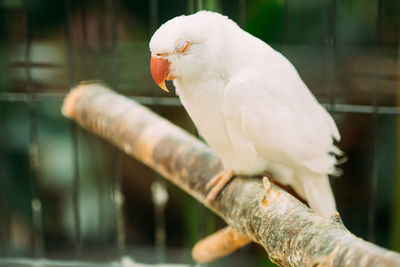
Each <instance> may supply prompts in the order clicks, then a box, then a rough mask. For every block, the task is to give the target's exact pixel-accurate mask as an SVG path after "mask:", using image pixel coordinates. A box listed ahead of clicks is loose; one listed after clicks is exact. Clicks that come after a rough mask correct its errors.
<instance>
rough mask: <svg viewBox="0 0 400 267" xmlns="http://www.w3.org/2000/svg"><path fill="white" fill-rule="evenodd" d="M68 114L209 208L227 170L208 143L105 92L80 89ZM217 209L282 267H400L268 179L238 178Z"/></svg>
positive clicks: (393, 256)
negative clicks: (212, 187)
mask: <svg viewBox="0 0 400 267" xmlns="http://www.w3.org/2000/svg"><path fill="white" fill-rule="evenodd" d="M63 114H64V115H65V116H67V117H69V118H71V119H74V120H75V121H77V122H78V123H79V124H80V125H81V126H83V127H84V128H86V129H88V130H90V131H92V132H93V133H95V134H98V135H100V136H102V137H104V138H105V139H107V140H108V141H110V142H111V143H113V144H114V145H116V146H117V147H119V148H120V149H121V150H122V151H124V152H125V153H127V154H129V155H131V156H133V157H135V158H136V159H137V160H139V161H141V162H143V163H144V164H146V165H148V166H149V167H151V168H153V169H154V170H155V171H157V172H158V173H160V174H161V175H163V176H164V177H165V178H166V179H168V180H169V181H171V182H173V183H174V184H176V185H177V186H179V187H180V188H182V189H183V190H185V191H186V192H187V193H189V194H190V195H192V196H193V197H195V198H196V199H197V200H198V201H200V202H202V203H204V199H205V197H206V195H207V193H208V192H207V191H206V190H205V185H206V184H207V182H208V181H209V180H210V179H211V178H212V177H213V176H214V175H215V174H216V173H218V172H219V171H221V170H222V166H221V162H220V161H219V159H218V158H217V156H216V155H215V154H214V153H213V152H212V151H211V150H210V149H209V148H208V147H207V146H206V145H205V144H203V143H201V142H200V141H198V140H197V139H195V138H194V137H192V136H190V135H189V134H188V133H186V132H185V131H183V130H182V129H180V128H178V127H176V126H174V125H173V124H172V123H170V122H168V121H167V120H165V119H163V118H161V117H159V116H158V115H156V114H154V113H153V112H152V111H150V110H149V109H147V108H145V107H143V106H141V105H139V104H137V103H135V102H134V101H132V100H129V99H128V98H125V97H123V96H120V95H118V94H116V93H115V92H113V91H111V90H109V89H106V88H105V87H104V86H102V85H99V84H85V85H80V86H78V87H77V88H75V89H73V90H72V91H71V92H70V93H69V94H68V95H67V97H66V99H65V102H64V106H63ZM264 186H265V187H264ZM209 208H210V209H212V210H213V211H214V212H215V213H217V214H218V215H219V216H221V217H222V218H223V219H224V220H225V221H226V222H227V223H228V225H230V226H231V227H232V228H233V229H235V230H236V231H237V232H239V233H241V235H243V236H244V237H248V238H250V239H251V240H252V241H254V242H256V243H258V244H260V245H261V246H263V247H264V248H265V250H266V252H267V253H268V256H269V258H270V259H271V260H272V261H273V262H274V263H276V264H278V265H280V266H400V254H399V253H396V252H392V251H389V250H386V249H383V248H380V247H378V246H376V245H374V244H372V243H369V242H366V241H364V240H362V239H360V238H357V237H356V236H354V235H353V234H351V233H350V232H349V231H348V230H347V229H346V228H345V227H344V225H343V223H342V222H341V220H340V217H339V215H338V214H336V215H335V216H332V217H331V218H323V217H320V216H319V215H317V214H316V213H314V212H313V211H312V210H310V209H309V208H307V207H306V206H305V205H304V204H302V203H301V202H299V201H298V200H296V199H295V198H294V197H292V196H291V195H289V194H288V193H286V192H285V191H284V190H282V189H280V188H278V187H276V186H274V185H271V184H269V183H268V181H267V180H265V181H264V185H263V182H262V180H261V179H260V178H254V177H237V178H235V179H233V180H232V182H230V183H229V184H228V185H227V186H226V187H225V188H224V189H223V190H222V191H221V193H220V194H219V195H218V196H217V198H216V200H215V201H214V202H212V203H211V206H209ZM222 235H225V236H229V235H230V234H229V233H228V234H227V233H224V234H222ZM231 236H232V235H231ZM244 237H243V238H244ZM235 238H236V237H235ZM236 239H237V238H236ZM239 240H241V242H242V241H243V243H246V241H245V239H241V237H239ZM239 243H240V242H239ZM200 245H201V244H200Z"/></svg>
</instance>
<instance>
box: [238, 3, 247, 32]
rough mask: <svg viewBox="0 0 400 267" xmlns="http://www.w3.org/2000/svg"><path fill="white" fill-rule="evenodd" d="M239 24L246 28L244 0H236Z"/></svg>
mask: <svg viewBox="0 0 400 267" xmlns="http://www.w3.org/2000/svg"><path fill="white" fill-rule="evenodd" d="M238 10H239V25H240V27H242V29H246V0H238Z"/></svg>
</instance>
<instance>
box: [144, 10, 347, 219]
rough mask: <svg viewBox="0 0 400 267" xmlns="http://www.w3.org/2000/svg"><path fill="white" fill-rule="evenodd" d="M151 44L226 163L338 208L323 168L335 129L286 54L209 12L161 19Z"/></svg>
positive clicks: (330, 159)
mask: <svg viewBox="0 0 400 267" xmlns="http://www.w3.org/2000/svg"><path fill="white" fill-rule="evenodd" d="M187 42H189V46H188V48H187V49H186V50H184V49H183V48H184V47H185V45H186V44H187ZM150 50H151V52H152V56H153V57H161V58H165V59H167V60H168V61H169V63H170V65H169V75H170V76H169V77H173V79H174V81H173V83H174V85H175V88H176V92H177V94H178V95H179V98H180V100H181V101H182V104H183V105H184V107H185V109H186V110H187V112H188V113H189V115H190V117H191V118H192V120H193V121H194V123H195V125H196V126H197V128H198V130H199V132H200V134H201V135H202V136H203V137H204V139H205V140H206V142H207V143H208V144H209V145H210V147H211V148H212V149H213V150H214V151H215V152H216V153H217V154H218V156H219V157H220V158H221V160H222V162H223V165H224V168H225V169H227V170H233V171H234V172H235V173H237V174H244V175H254V174H260V173H263V172H265V171H268V172H270V173H272V175H273V178H274V179H275V180H277V181H278V182H280V183H282V184H289V185H291V186H292V187H293V188H294V189H295V190H296V192H297V193H298V194H299V195H300V196H302V197H303V198H305V199H307V201H308V202H309V204H310V206H311V208H312V209H314V210H315V211H317V212H318V213H320V214H321V215H324V216H330V215H332V214H333V213H334V212H335V211H336V205H335V200H334V197H333V194H332V191H331V187H330V185H329V180H328V174H333V175H335V174H336V168H335V164H336V162H337V160H336V158H335V156H334V155H335V154H336V155H340V154H341V151H340V150H339V149H338V148H337V147H336V146H335V145H334V143H333V138H334V139H336V140H338V141H339V140H340V134H339V132H338V129H337V127H336V124H335V122H334V121H333V119H332V117H331V116H330V115H329V113H328V112H326V110H325V109H324V108H323V107H322V106H321V105H320V104H319V103H318V101H317V100H316V99H315V97H314V96H313V95H312V94H311V92H310V91H309V89H308V88H307V86H306V85H305V84H304V82H303V81H302V79H301V78H300V76H299V74H298V73H297V71H296V69H295V68H294V67H293V65H292V64H291V63H290V62H289V61H288V60H287V59H286V58H285V57H284V56H282V55H281V54H280V53H278V52H277V51H275V50H274V49H272V48H271V47H270V46H269V45H267V44H266V43H264V42H263V41H261V40H259V39H258V38H256V37H254V36H252V35H250V34H249V33H247V32H245V31H243V30H242V29H241V28H240V27H239V26H237V24H236V23H234V22H233V21H232V20H230V19H228V18H227V17H225V16H222V15H220V14H218V13H214V12H209V11H200V12H198V13H196V14H194V15H190V16H180V17H176V18H174V19H172V20H170V21H168V22H166V23H165V24H163V25H162V26H161V27H160V28H159V29H158V30H157V31H156V32H155V34H154V36H153V37H152V39H151V41H150ZM182 50H184V52H182V53H181V52H180V51H182Z"/></svg>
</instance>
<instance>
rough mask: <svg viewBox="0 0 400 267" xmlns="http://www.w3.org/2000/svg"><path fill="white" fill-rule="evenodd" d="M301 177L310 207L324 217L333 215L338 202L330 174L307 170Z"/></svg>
mask: <svg viewBox="0 0 400 267" xmlns="http://www.w3.org/2000/svg"><path fill="white" fill-rule="evenodd" d="M299 178H300V179H301V181H302V182H303V187H304V193H305V195H306V199H307V202H308V204H309V205H310V208H311V209H313V210H314V211H315V212H317V213H318V214H320V215H322V216H324V217H330V216H332V215H333V214H334V213H335V212H336V203H335V197H334V196H333V193H332V189H331V185H330V183H329V178H328V175H326V174H318V173H315V172H312V171H308V170H307V171H304V172H302V175H301V176H300V177H299Z"/></svg>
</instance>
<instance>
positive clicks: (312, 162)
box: [223, 70, 340, 174]
mask: <svg viewBox="0 0 400 267" xmlns="http://www.w3.org/2000/svg"><path fill="white" fill-rule="evenodd" d="M263 73H269V74H270V73H271V70H268V71H250V70H249V71H248V72H247V73H244V72H242V73H241V74H240V75H237V77H235V78H234V79H232V80H231V81H230V82H229V83H228V84H227V86H226V88H225V91H224V107H223V115H224V118H225V123H226V128H227V130H228V133H229V136H230V139H231V142H232V144H234V147H240V145H242V146H243V145H245V146H247V147H250V146H252V147H253V150H254V151H255V152H254V153H257V154H258V155H259V156H260V157H262V158H265V159H266V160H269V161H273V162H278V163H281V164H285V165H288V166H290V167H291V168H293V167H298V168H301V167H305V168H307V169H310V170H311V171H314V172H316V173H323V174H327V173H329V174H333V173H334V172H335V167H334V164H335V163H336V158H335V157H334V156H333V155H331V153H339V151H340V150H339V149H337V148H336V147H335V146H334V145H333V140H332V137H338V138H339V135H338V132H337V128H336V125H335V123H334V122H333V120H332V118H331V117H330V115H329V114H328V113H327V112H326V110H325V109H324V108H323V107H322V106H321V105H319V104H318V102H317V101H316V100H315V98H314V97H313V95H312V94H311V93H310V92H309V90H308V88H307V87H306V86H305V85H304V83H303V82H302V81H301V79H300V77H298V78H297V77H288V78H287V79H282V77H280V78H277V77H274V75H272V76H269V77H263ZM289 74H290V73H289ZM277 75H280V74H279V73H277ZM260 77H262V79H260ZM293 79H297V80H295V81H294V80H293ZM332 124H333V126H334V127H332ZM235 143H236V144H239V146H238V145H235Z"/></svg>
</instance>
